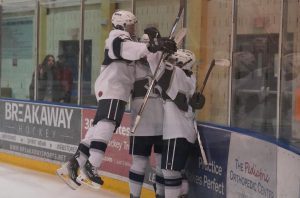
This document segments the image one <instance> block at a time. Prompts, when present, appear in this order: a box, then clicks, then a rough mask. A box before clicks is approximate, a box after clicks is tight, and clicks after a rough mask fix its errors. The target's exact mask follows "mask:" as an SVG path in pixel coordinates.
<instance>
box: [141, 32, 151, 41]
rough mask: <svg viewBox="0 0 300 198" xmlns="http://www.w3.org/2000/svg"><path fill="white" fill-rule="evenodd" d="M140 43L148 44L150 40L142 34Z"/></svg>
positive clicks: (146, 35)
mask: <svg viewBox="0 0 300 198" xmlns="http://www.w3.org/2000/svg"><path fill="white" fill-rule="evenodd" d="M140 42H142V43H149V42H150V39H149V36H148V34H143V35H142V37H141V38H140Z"/></svg>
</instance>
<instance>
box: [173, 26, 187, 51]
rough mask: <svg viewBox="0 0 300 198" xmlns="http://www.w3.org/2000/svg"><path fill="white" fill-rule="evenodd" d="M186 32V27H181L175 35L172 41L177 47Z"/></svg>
mask: <svg viewBox="0 0 300 198" xmlns="http://www.w3.org/2000/svg"><path fill="white" fill-rule="evenodd" d="M186 33H187V28H182V29H180V30H179V31H178V32H177V34H176V35H175V37H174V41H175V43H176V45H177V47H178V46H179V45H180V44H181V43H182V42H183V39H184V38H185V36H186Z"/></svg>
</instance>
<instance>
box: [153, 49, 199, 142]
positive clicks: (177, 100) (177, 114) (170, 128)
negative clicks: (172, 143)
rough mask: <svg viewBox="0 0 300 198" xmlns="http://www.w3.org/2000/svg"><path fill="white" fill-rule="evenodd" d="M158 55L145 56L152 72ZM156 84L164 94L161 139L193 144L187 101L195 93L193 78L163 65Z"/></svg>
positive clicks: (191, 120) (189, 108)
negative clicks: (181, 139)
mask: <svg viewBox="0 0 300 198" xmlns="http://www.w3.org/2000/svg"><path fill="white" fill-rule="evenodd" d="M160 55H161V53H156V54H149V55H148V56H147V59H148V62H149V64H150V68H151V71H152V72H154V71H155V69H156V66H157V64H158V60H159V58H160ZM157 82H158V85H159V86H160V87H161V88H162V90H163V93H165V96H163V98H164V99H165V102H164V105H163V106H164V123H163V139H173V138H186V139H187V140H188V141H189V142H191V143H194V142H195V140H196V133H195V128H194V112H193V110H192V107H191V106H190V105H189V99H190V98H191V96H192V95H193V94H194V92H195V88H196V79H195V76H194V75H188V74H186V73H185V72H184V71H183V70H182V69H181V68H179V67H177V66H173V65H166V64H165V63H163V64H162V66H161V68H160V69H159V71H158V78H157Z"/></svg>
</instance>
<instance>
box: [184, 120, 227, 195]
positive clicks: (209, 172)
mask: <svg viewBox="0 0 300 198" xmlns="http://www.w3.org/2000/svg"><path fill="white" fill-rule="evenodd" d="M198 130H199V133H200V136H201V139H202V144H203V146H204V149H205V151H206V155H207V158H208V161H209V163H208V165H204V164H203V160H202V158H201V157H200V154H199V153H200V151H197V150H199V148H198V149H196V150H195V151H196V152H195V153H192V154H191V156H190V158H189V160H188V163H187V166H186V176H187V178H188V181H189V196H188V197H192V198H193V197H195V198H198V197H199V196H201V197H209V198H221V197H226V175H227V161H228V152H229V143H230V133H224V132H223V131H222V130H220V128H214V127H209V126H202V125H198Z"/></svg>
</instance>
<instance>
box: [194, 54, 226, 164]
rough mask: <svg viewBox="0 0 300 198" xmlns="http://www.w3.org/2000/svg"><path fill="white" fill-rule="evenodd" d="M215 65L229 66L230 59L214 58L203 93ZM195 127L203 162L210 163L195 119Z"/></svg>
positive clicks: (206, 77)
mask: <svg viewBox="0 0 300 198" xmlns="http://www.w3.org/2000/svg"><path fill="white" fill-rule="evenodd" d="M214 66H221V67H229V66H230V61H229V60H228V59H213V60H212V61H211V63H210V66H209V68H208V71H207V73H206V75H205V78H204V81H203V84H202V87H201V89H200V94H202V93H203V91H204V88H205V86H206V83H207V80H208V78H209V76H210V73H211V71H212V69H213V68H214ZM194 128H195V133H196V135H197V139H198V143H199V147H200V153H201V156H202V159H203V164H204V165H208V160H207V156H206V153H205V151H204V148H203V145H202V141H201V137H200V133H199V131H198V128H197V123H196V121H194Z"/></svg>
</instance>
